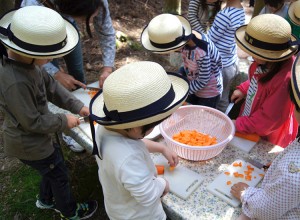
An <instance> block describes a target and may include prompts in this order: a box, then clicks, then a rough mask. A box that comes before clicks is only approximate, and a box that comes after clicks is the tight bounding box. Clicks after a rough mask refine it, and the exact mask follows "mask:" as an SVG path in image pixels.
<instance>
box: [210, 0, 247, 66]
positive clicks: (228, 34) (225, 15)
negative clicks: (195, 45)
mask: <svg viewBox="0 0 300 220" xmlns="http://www.w3.org/2000/svg"><path fill="white" fill-rule="evenodd" d="M229 1H230V0H229ZM244 24H245V12H244V9H243V7H241V8H236V7H227V6H226V7H225V8H224V9H223V10H221V11H219V12H218V14H217V16H216V17H215V20H214V23H213V25H212V27H211V28H210V29H209V31H208V36H209V38H210V39H211V40H212V42H214V44H215V45H216V47H217V48H218V50H219V52H220V54H221V57H222V61H223V67H228V66H230V65H232V64H234V63H236V61H237V45H236V42H235V40H234V34H235V31H236V29H237V28H238V27H240V26H242V25H244Z"/></svg>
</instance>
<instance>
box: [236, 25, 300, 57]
mask: <svg viewBox="0 0 300 220" xmlns="http://www.w3.org/2000/svg"><path fill="white" fill-rule="evenodd" d="M246 27H247V25H243V26H241V27H239V28H238V29H237V30H236V32H235V40H236V43H237V45H238V46H239V47H240V48H241V49H242V50H243V51H244V52H246V53H248V54H249V55H251V56H252V57H254V58H258V59H261V60H265V61H270V62H276V61H282V60H286V59H288V58H290V57H291V56H293V55H294V54H295V53H296V52H297V49H298V46H296V45H295V46H291V47H290V48H289V49H286V50H281V51H271V50H264V49H260V48H258V47H254V46H252V45H251V44H249V43H248V42H247V41H246V40H245V38H244V36H245V31H246ZM291 41H296V37H295V36H293V35H291Z"/></svg>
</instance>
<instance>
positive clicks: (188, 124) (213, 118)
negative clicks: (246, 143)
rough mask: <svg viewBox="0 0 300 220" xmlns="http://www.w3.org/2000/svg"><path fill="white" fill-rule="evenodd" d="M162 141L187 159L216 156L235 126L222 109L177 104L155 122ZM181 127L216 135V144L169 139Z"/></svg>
mask: <svg viewBox="0 0 300 220" xmlns="http://www.w3.org/2000/svg"><path fill="white" fill-rule="evenodd" d="M159 129H160V132H161V134H162V136H163V137H164V139H165V141H166V144H167V145H168V146H169V147H170V148H171V149H173V150H174V151H175V152H176V153H177V154H178V156H180V157H182V158H185V159H187V160H193V161H199V160H208V159H210V158H212V157H215V156H217V155H218V154H219V153H221V152H222V150H223V149H224V148H225V147H226V146H227V144H228V143H229V142H230V141H231V140H232V138H233V136H234V133H235V127H234V124H233V122H232V121H231V119H230V118H229V117H228V116H227V115H225V114H224V113H223V112H221V111H219V110H217V109H214V108H210V107H205V106H199V105H188V106H182V107H180V108H179V109H178V110H177V111H176V112H174V113H173V114H172V115H171V116H170V117H169V118H167V119H166V120H164V121H163V122H162V123H161V124H160V125H159ZM182 130H197V131H198V132H201V133H204V134H209V135H210V136H213V137H216V138H217V142H218V143H217V144H215V145H211V146H199V147H197V146H189V145H186V144H181V143H179V142H177V141H174V140H173V139H172V137H173V135H174V134H177V133H179V132H180V131H182Z"/></svg>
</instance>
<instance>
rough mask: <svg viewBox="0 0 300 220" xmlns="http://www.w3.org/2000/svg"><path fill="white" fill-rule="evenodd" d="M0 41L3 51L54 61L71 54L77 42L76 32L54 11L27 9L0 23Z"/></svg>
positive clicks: (21, 9)
mask: <svg viewBox="0 0 300 220" xmlns="http://www.w3.org/2000/svg"><path fill="white" fill-rule="evenodd" d="M0 33H1V34H0V40H1V41H2V43H3V44H4V46H6V47H7V48H9V49H11V50H13V51H15V52H16V53H19V54H21V55H23V56H27V57H32V58H43V59H46V58H55V57H61V56H63V55H65V54H67V53H69V52H71V51H72V50H73V49H74V47H75V46H76V45H77V44H78V42H79V34H78V31H77V30H76V28H75V27H74V26H73V25H72V24H71V23H70V22H69V21H67V20H65V19H63V18H62V16H61V15H60V14H58V13H57V12H56V11H54V10H52V9H50V8H47V7H42V6H27V7H24V8H20V9H18V10H14V11H11V12H8V13H6V14H5V15H4V16H3V17H2V18H1V20H0Z"/></svg>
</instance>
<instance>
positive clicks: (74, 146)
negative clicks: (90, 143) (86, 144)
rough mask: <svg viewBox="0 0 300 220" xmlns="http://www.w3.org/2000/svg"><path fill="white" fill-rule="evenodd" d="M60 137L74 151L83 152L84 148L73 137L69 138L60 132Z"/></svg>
mask: <svg viewBox="0 0 300 220" xmlns="http://www.w3.org/2000/svg"><path fill="white" fill-rule="evenodd" d="M62 138H63V140H64V142H65V143H66V145H67V146H68V147H69V148H70V149H71V150H72V151H74V152H77V153H79V152H83V151H84V150H85V149H84V148H83V147H82V146H81V145H80V144H78V143H77V142H76V141H75V140H74V139H73V138H71V137H70V136H67V135H65V134H64V133H63V134H62Z"/></svg>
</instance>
